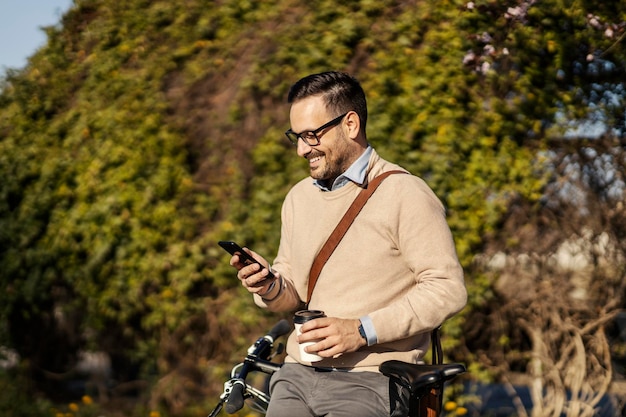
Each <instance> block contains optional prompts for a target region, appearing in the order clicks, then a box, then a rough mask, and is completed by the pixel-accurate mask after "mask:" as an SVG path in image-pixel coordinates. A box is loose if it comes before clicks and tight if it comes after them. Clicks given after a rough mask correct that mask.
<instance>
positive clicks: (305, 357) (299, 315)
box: [293, 310, 326, 362]
mask: <svg viewBox="0 0 626 417" xmlns="http://www.w3.org/2000/svg"><path fill="white" fill-rule="evenodd" d="M320 317H326V315H325V314H324V312H323V311H320V310H300V311H296V314H295V315H294V317H293V324H294V326H295V328H296V334H297V335H298V336H300V334H301V333H302V332H301V331H300V328H301V327H302V325H303V324H304V323H306V322H307V321H310V320H313V319H318V318H320ZM317 342H318V340H314V341H312V342H306V343H300V344H299V346H300V359H301V360H302V361H304V362H317V361H321V360H322V357H321V356H319V355H316V354H314V353H308V352H305V351H304V348H305V347H307V346H311V345H313V344H315V343H317Z"/></svg>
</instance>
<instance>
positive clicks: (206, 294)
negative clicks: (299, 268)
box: [0, 0, 626, 414]
mask: <svg viewBox="0 0 626 417" xmlns="http://www.w3.org/2000/svg"><path fill="white" fill-rule="evenodd" d="M340 3H341V4H337V2H334V1H329V0H310V1H306V2H300V1H295V2H294V1H279V0H272V1H263V2H255V1H240V0H225V1H219V2H217V1H201V0H186V1H184V2H183V1H161V0H159V1H144V0H133V1H126V2H122V3H120V2H114V1H112V0H80V1H78V0H77V1H75V3H74V5H73V6H72V8H71V9H70V10H68V11H67V12H66V13H65V15H64V16H63V18H62V19H61V21H60V22H59V24H58V25H56V26H53V27H49V28H47V29H46V32H47V36H48V43H47V45H46V46H44V47H43V48H41V49H40V50H39V51H38V52H37V53H36V54H34V55H33V56H32V57H31V58H30V59H29V63H28V65H27V66H26V67H25V68H23V69H17V70H10V71H8V72H7V73H6V74H5V76H4V80H3V84H2V87H1V88H2V91H1V93H0V178H1V181H0V271H1V272H0V288H1V289H2V291H0V344H2V345H7V346H10V347H12V348H14V349H16V350H17V351H18V352H19V353H20V355H21V357H22V358H23V359H24V362H23V363H24V364H25V365H26V364H29V367H28V368H27V369H26V370H27V374H28V375H29V376H31V377H33V378H34V379H35V380H36V381H38V383H39V386H40V387H45V386H46V384H48V383H49V381H48V380H47V379H46V376H45V375H46V372H54V373H63V372H65V371H67V370H68V369H70V368H71V367H72V364H73V362H74V361H75V360H76V353H77V352H78V351H79V350H80V349H99V350H103V351H105V352H107V353H108V354H109V355H111V357H112V359H113V366H114V373H115V377H116V379H117V380H118V381H130V380H133V379H138V378H141V379H149V380H150V381H154V383H153V384H152V385H150V386H151V389H150V396H151V405H152V406H153V407H157V406H158V405H163V406H164V407H165V408H166V409H169V410H170V411H171V412H172V413H179V414H180V413H183V409H185V408H186V407H188V406H191V404H196V405H198V404H201V401H200V400H199V398H200V397H202V396H204V398H205V399H206V398H211V397H209V396H207V394H208V393H213V394H214V393H215V392H217V390H219V389H221V387H220V386H219V385H220V383H219V382H217V383H216V382H215V381H219V380H220V378H215V381H213V380H211V381H212V382H209V381H207V378H206V374H209V375H216V376H220V377H221V376H223V375H224V373H225V369H224V366H225V365H227V364H229V363H230V362H232V361H234V360H235V359H236V358H237V354H238V352H237V351H238V350H240V348H242V347H243V346H245V345H247V344H248V343H249V342H250V339H251V338H252V337H253V336H250V335H251V334H252V332H254V334H256V333H257V332H258V328H259V327H263V326H266V325H268V323H269V322H270V321H272V320H275V319H276V318H275V317H271V316H269V315H267V314H263V313H261V312H259V311H258V310H257V309H256V307H254V306H253V305H252V303H251V301H250V299H249V298H248V297H247V296H246V294H245V293H244V292H242V291H241V289H240V288H239V287H238V285H237V281H236V279H234V273H233V271H232V269H231V268H230V267H229V266H228V264H227V261H226V259H227V256H226V255H225V253H223V251H221V250H220V248H219V247H218V246H217V245H216V242H217V240H220V239H223V238H229V239H235V240H238V241H241V242H243V243H245V244H247V245H249V246H251V247H254V249H255V250H257V251H258V252H260V253H262V254H264V255H266V256H267V257H269V258H271V257H272V256H273V254H274V253H275V251H276V248H277V246H278V239H279V227H280V225H279V213H280V204H281V202H282V199H283V197H284V195H285V194H286V193H287V191H288V189H289V187H290V186H291V185H292V184H293V183H295V182H296V181H297V180H298V179H300V178H302V177H303V176H305V175H306V167H305V166H304V161H302V160H300V159H299V158H297V157H296V156H295V150H294V149H293V147H292V146H291V145H290V144H289V143H288V142H287V140H286V139H284V137H283V134H282V132H284V131H285V130H286V129H287V128H288V106H287V104H286V103H285V97H286V93H287V90H288V88H289V86H290V85H291V83H293V82H294V81H296V80H297V79H298V78H300V77H302V76H304V75H307V74H309V73H313V72H319V71H323V70H327V69H339V70H346V71H350V72H351V73H353V74H354V75H356V76H357V77H358V78H359V79H360V80H361V82H362V83H363V85H364V87H365V90H366V93H367V95H368V102H369V109H370V119H369V121H368V137H369V138H370V141H371V142H372V144H373V145H374V146H375V147H376V148H377V149H378V150H379V152H380V153H381V154H382V155H383V156H385V157H388V158H389V159H392V160H394V161H397V162H398V163H400V164H401V165H403V166H405V167H406V168H408V169H410V170H411V171H412V172H414V173H415V174H417V175H419V176H422V177H423V178H424V179H425V180H426V181H427V182H428V183H429V184H430V185H431V187H433V189H434V190H435V192H436V193H437V194H438V195H439V196H440V197H441V199H442V200H443V201H444V203H445V205H446V207H447V209H448V213H449V222H450V225H451V228H452V230H453V233H454V236H455V241H456V244H457V249H458V252H459V255H460V257H461V260H462V262H463V265H464V266H465V268H466V271H467V282H468V287H469V289H470V293H471V299H470V305H469V307H468V309H467V311H466V313H465V314H464V316H462V317H459V318H457V319H455V320H454V321H452V322H451V323H449V324H448V325H447V326H446V334H448V335H449V336H450V337H449V338H448V339H447V340H446V343H447V344H449V345H450V348H449V349H448V350H447V351H448V352H449V353H450V354H452V355H455V354H456V355H461V354H462V355H464V356H463V357H462V358H461V357H459V359H460V360H464V361H467V362H468V363H469V364H470V365H471V369H472V371H473V373H472V375H473V376H479V375H480V370H481V369H488V370H490V371H493V372H494V373H495V371H494V367H493V366H492V365H493V364H491V363H488V362H487V361H485V360H484V358H482V357H481V356H480V355H479V354H476V355H474V352H483V351H485V352H489V349H490V347H493V346H494V345H493V339H485V340H484V342H483V343H484V344H483V345H480V346H476V345H475V344H474V345H472V346H471V349H468V346H469V345H471V344H472V343H474V341H473V340H469V339H467V338H464V337H463V336H464V335H467V334H471V332H470V330H471V328H472V327H473V326H474V325H475V322H474V321H471V322H469V321H468V322H465V320H466V318H467V320H471V319H473V318H474V317H476V316H474V315H473V314H478V315H479V316H480V314H485V312H486V311H488V309H490V308H492V307H493V306H494V305H498V304H499V303H500V304H502V299H501V298H500V297H501V296H502V294H501V293H500V292H498V290H497V285H496V283H495V282H494V279H492V274H490V273H489V271H486V270H485V269H483V268H482V264H480V263H479V262H476V259H482V257H481V256H480V255H481V254H483V253H486V254H488V255H491V252H490V251H491V248H493V245H492V244H493V242H497V243H498V244H500V245H501V246H503V247H502V249H503V250H504V251H508V252H512V251H515V250H517V251H522V248H524V249H523V250H525V249H526V246H524V245H522V244H520V242H522V241H524V239H525V236H526V235H525V234H524V233H523V230H521V229H520V230H518V229H513V230H512V229H510V228H508V227H507V226H508V225H510V224H511V220H510V219H511V213H518V211H516V210H518V209H519V207H528V208H529V210H528V211H527V212H525V213H527V216H528V217H529V219H528V223H529V224H531V223H533V224H534V223H537V224H540V222H538V221H537V219H539V218H540V217H541V215H542V213H543V212H542V211H541V210H538V209H537V208H538V207H543V205H545V204H546V199H547V198H548V196H550V195H551V194H550V193H549V192H550V190H553V189H554V184H555V183H556V184H560V183H562V182H571V179H567V178H566V177H565V176H561V175H559V174H558V172H559V170H558V169H556V168H555V167H557V166H558V164H557V162H555V161H556V160H555V159H554V155H555V154H559V155H561V154H562V153H559V152H561V150H562V149H564V148H566V147H567V146H564V144H568V146H569V144H571V143H574V145H572V146H573V147H574V150H575V151H576V152H579V151H580V148H581V147H583V146H584V147H591V148H593V145H592V144H593V143H594V142H591V140H592V139H591V138H587V139H589V140H590V141H589V142H585V143H584V144H583V142H568V140H570V137H572V135H574V136H579V137H580V136H589V135H591V134H590V132H592V130H591V129H589V128H588V126H594V127H595V128H596V129H601V133H602V134H603V135H604V137H605V138H606V140H608V141H609V143H613V144H614V146H622V145H623V144H624V142H623V140H624V128H625V126H624V123H625V122H624V114H626V113H625V111H624V110H625V102H624V80H623V74H624V73H625V71H624V70H625V66H626V63H625V52H624V46H623V45H624V43H623V42H624V36H625V31H626V24H625V23H624V21H625V20H626V19H625V18H624V10H626V4H625V2H624V1H615V2H604V3H602V4H596V3H595V2H586V1H582V0H572V1H563V0H561V1H557V0H548V1H542V2H535V1H530V0H523V1H513V0H511V1H504V2H501V1H473V2H469V1H440V2H430V1H415V0H401V1H400V0H399V1H392V2H377V1H371V0H351V1H345V2H340ZM611 141H612V142H611ZM577 154H578V155H580V153H577ZM600 154H602V153H600ZM615 161H616V162H615V163H616V166H618V167H619V166H622V167H623V165H619V163H623V161H621V160H620V159H619V158H617V157H616V159H615ZM617 172H619V171H617ZM622 172H623V171H622ZM564 178H566V179H564ZM600 188H602V187H600ZM613 190H614V191H612V192H613V194H610V195H609V197H610V198H608V199H606V200H604V201H611V202H613V201H615V199H616V198H617V199H618V198H622V197H623V187H621V188H620V186H619V185H616V186H614V187H613ZM620 193H622V194H620ZM600 207H602V209H603V210H605V209H606V210H610V204H605V205H601V206H600ZM614 218H615V217H614ZM584 220H585V217H581V218H580V221H581V222H583V221H584ZM619 236H621V235H620V234H619V233H616V234H615V237H619ZM565 238H566V237H564V238H563V239H565ZM616 259H619V258H616ZM615 285H617V284H615ZM622 296H623V295H622ZM597 299H598V300H602V298H601V297H600V298H597ZM484 322H485V323H490V322H489V320H486V321H484ZM489 330H494V332H493V333H490V332H489V331H485V332H483V334H486V335H487V334H488V335H492V334H493V335H494V337H495V338H496V339H497V340H499V341H502V340H505V339H506V337H505V336H503V334H506V335H507V336H510V334H508V333H507V330H502V329H495V327H494V328H491V329H489ZM495 330H497V331H495ZM501 330H502V331H501ZM453 340H456V341H457V342H460V346H458V347H457V348H455V349H454V350H453V349H452V345H453V344H454V343H452V342H453ZM42 341H46V343H42ZM505 348H506V349H509V350H511V351H512V350H516V349H514V348H513V347H511V346H510V345H509V346H506V347H505ZM518 348H519V347H518ZM517 350H520V349H517ZM503 360H511V361H515V359H511V358H510V357H505V358H503ZM513 367H514V366H513ZM42 370H45V371H46V372H42ZM57 387H58V384H57V383H54V388H57ZM172 387H173V388H172ZM190 387H193V389H192V388H190ZM199 393H201V394H199ZM209 401H210V400H209Z"/></svg>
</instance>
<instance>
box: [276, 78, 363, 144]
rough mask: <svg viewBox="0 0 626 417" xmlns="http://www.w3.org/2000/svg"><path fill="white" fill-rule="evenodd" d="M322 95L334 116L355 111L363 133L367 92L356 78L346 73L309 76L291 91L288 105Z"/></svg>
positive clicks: (298, 82) (297, 83) (296, 84)
mask: <svg viewBox="0 0 626 417" xmlns="http://www.w3.org/2000/svg"><path fill="white" fill-rule="evenodd" d="M316 95H321V96H322V97H323V100H324V104H325V105H326V109H327V110H328V112H329V113H331V114H332V115H333V116H339V115H341V114H343V113H346V112H349V111H351V110H354V111H355V112H356V114H358V115H359V118H360V119H361V131H362V132H363V133H365V125H366V124H367V102H366V101H365V92H364V91H363V88H362V87H361V84H360V83H359V82H358V81H357V79H356V78H354V77H352V76H351V75H350V74H347V73H345V72H337V71H328V72H322V73H320V74H312V75H308V76H306V77H304V78H302V79H300V80H299V81H297V82H296V83H295V84H294V85H293V86H292V87H291V89H290V90H289V95H288V96H287V102H288V103H294V102H296V101H298V100H301V99H303V98H307V97H311V96H316Z"/></svg>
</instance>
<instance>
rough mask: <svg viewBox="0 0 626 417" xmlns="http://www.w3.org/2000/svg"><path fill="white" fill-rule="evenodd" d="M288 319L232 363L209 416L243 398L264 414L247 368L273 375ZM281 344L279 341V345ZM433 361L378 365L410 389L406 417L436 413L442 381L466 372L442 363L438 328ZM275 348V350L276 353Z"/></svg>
mask: <svg viewBox="0 0 626 417" xmlns="http://www.w3.org/2000/svg"><path fill="white" fill-rule="evenodd" d="M291 327H292V326H291V324H290V323H289V322H288V321H287V320H281V321H279V322H278V323H277V324H276V325H275V326H274V327H273V328H272V329H271V330H270V331H269V333H268V334H267V335H265V336H263V337H260V338H259V339H257V341H256V342H255V343H254V344H253V345H252V346H250V347H249V348H248V353H247V355H246V357H245V359H244V361H243V362H242V363H239V364H237V365H235V366H234V367H233V369H232V370H231V373H230V379H229V380H228V381H226V382H225V383H224V391H223V392H222V395H220V400H219V402H218V404H217V405H216V406H215V408H214V409H213V411H211V413H210V414H209V415H208V417H216V416H217V415H218V414H219V413H220V411H222V408H225V411H226V412H227V413H228V414H234V413H236V412H237V411H239V410H241V408H243V406H244V403H245V400H247V399H252V400H254V401H253V402H252V403H251V404H249V405H250V407H251V408H252V409H254V410H256V411H258V412H260V413H263V414H265V412H266V411H267V407H268V405H269V402H270V396H269V394H268V393H266V392H263V391H261V390H259V389H257V388H255V387H253V386H252V385H250V384H249V383H248V382H247V381H246V378H247V377H248V374H249V373H250V372H257V371H259V372H262V373H264V374H267V375H272V374H273V373H274V372H276V371H278V370H279V369H280V367H281V366H282V364H279V363H275V362H272V361H271V358H272V357H273V356H274V341H275V340H276V339H277V338H278V337H280V336H282V335H285V334H287V333H289V331H290V330H291ZM280 346H282V344H281V345H280ZM432 348H433V364H432V365H425V364H412V363H405V362H400V361H394V360H391V361H387V362H384V363H382V364H381V365H380V372H381V373H382V374H384V375H386V376H388V377H390V378H394V379H395V380H396V381H398V383H400V384H402V385H403V386H405V387H406V388H407V389H408V390H409V392H410V412H409V416H408V417H438V416H439V415H440V413H441V405H442V404H441V402H442V397H443V395H442V394H443V387H444V384H445V383H446V382H447V381H449V380H451V379H453V378H455V377H456V376H457V375H460V374H462V373H464V372H465V366H464V365H462V364H459V363H453V364H444V363H442V362H443V358H442V357H443V355H442V352H441V345H440V342H439V333H438V329H435V330H433V333H432ZM279 350H280V349H277V352H276V353H279Z"/></svg>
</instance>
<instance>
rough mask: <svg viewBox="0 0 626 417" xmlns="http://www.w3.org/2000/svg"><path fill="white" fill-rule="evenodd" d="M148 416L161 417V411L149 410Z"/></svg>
mask: <svg viewBox="0 0 626 417" xmlns="http://www.w3.org/2000/svg"><path fill="white" fill-rule="evenodd" d="M150 417H161V413H159V412H158V411H150Z"/></svg>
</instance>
